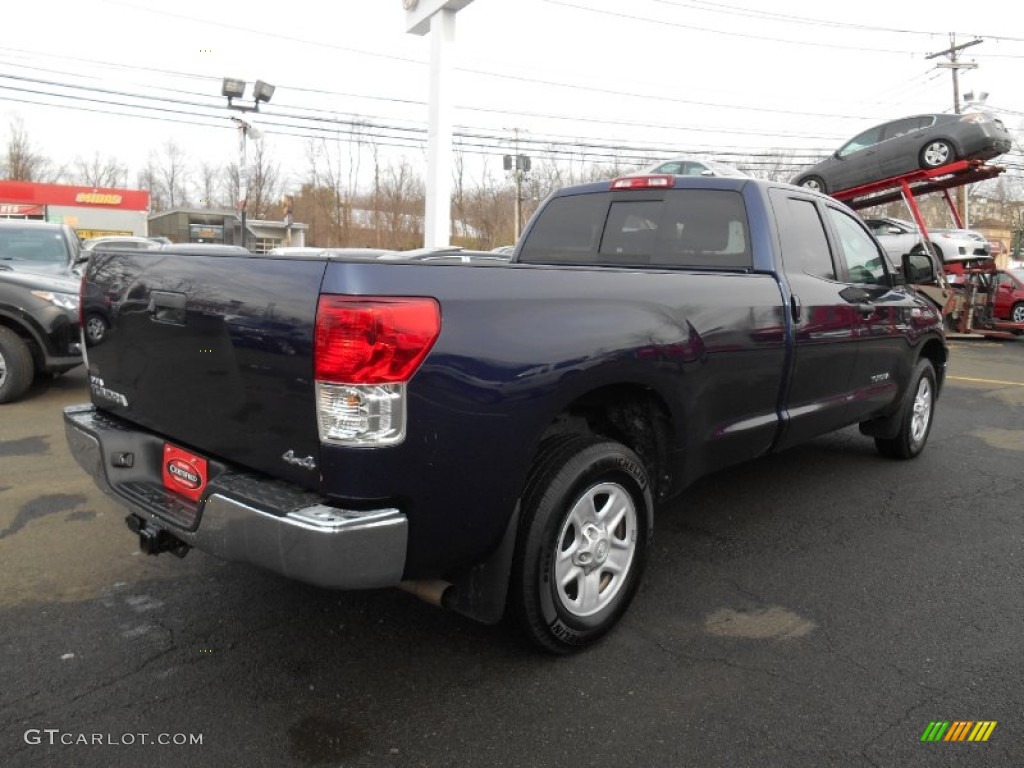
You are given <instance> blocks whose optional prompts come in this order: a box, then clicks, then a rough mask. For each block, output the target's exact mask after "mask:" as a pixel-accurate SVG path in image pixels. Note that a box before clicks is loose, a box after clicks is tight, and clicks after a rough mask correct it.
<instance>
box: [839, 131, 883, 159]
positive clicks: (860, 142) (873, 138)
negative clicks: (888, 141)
mask: <svg viewBox="0 0 1024 768" xmlns="http://www.w3.org/2000/svg"><path fill="white" fill-rule="evenodd" d="M883 127H884V126H877V125H876V126H875V127H874V128H872V129H871V130H870V131H864V133H862V134H861V135H860V136H857V137H856V138H853V139H850V140H849V141H848V142H846V144H844V145H843V147H842V149H840V150H839V153H838V154H839V156H840V157H846V156H847V155H852V154H853V153H854V152H859V151H860V150H862V149H864V148H865V147H870V146H873V145H874V144H877V143H878V142H879V141H880V140H881V139H880V138H879V135H880V134H881V131H882V128H883Z"/></svg>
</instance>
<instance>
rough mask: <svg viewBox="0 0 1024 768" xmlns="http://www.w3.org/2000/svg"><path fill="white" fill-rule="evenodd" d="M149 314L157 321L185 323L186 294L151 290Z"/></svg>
mask: <svg viewBox="0 0 1024 768" xmlns="http://www.w3.org/2000/svg"><path fill="white" fill-rule="evenodd" d="M149 315H150V317H152V318H153V320H154V321H155V322H157V323H169V324H170V325H185V294H184V293H175V292H172V291H153V292H151V293H150V294H149Z"/></svg>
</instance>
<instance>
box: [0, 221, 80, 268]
mask: <svg viewBox="0 0 1024 768" xmlns="http://www.w3.org/2000/svg"><path fill="white" fill-rule="evenodd" d="M81 251H82V249H81V244H80V243H79V241H78V235H76V234H75V231H74V230H73V229H72V228H71V227H69V226H68V225H67V224H54V223H51V222H48V221H26V220H23V219H0V264H2V265H4V266H7V267H9V268H10V269H12V270H14V271H16V272H41V273H44V274H50V275H61V274H69V273H70V272H71V270H72V269H73V268H74V266H75V264H76V262H78V260H79V258H80V257H81Z"/></svg>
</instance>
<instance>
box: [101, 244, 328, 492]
mask: <svg viewBox="0 0 1024 768" xmlns="http://www.w3.org/2000/svg"><path fill="white" fill-rule="evenodd" d="M325 266H326V263H325V262H324V261H320V260H316V259H296V258H276V259H275V258H266V257H260V256H237V255H230V256H225V255H205V254H203V255H198V254H194V253H192V254H176V253H174V252H173V251H140V252H129V251H106V252H104V251H100V252H97V253H95V254H94V255H93V257H92V258H91V259H90V262H89V267H88V270H87V273H86V282H87V286H86V287H87V289H89V290H92V291H93V292H96V293H99V294H102V295H106V296H107V297H109V299H110V329H109V331H108V333H107V335H106V337H105V339H104V341H103V342H102V343H100V344H98V345H96V346H93V347H90V348H89V353H88V366H89V376H90V383H91V387H92V399H93V402H94V403H95V404H96V405H98V406H100V407H102V408H104V409H106V410H109V411H111V412H113V413H115V414H117V415H119V416H123V417H124V418H126V419H129V420H131V421H133V422H135V423H137V424H139V425H141V426H143V427H146V428H148V429H150V430H152V431H154V432H157V433H159V434H161V435H164V436H165V437H166V438H167V439H168V441H169V442H172V443H174V444H180V445H181V446H183V447H186V448H189V449H191V450H193V451H195V452H197V453H200V454H202V455H205V456H211V457H219V458H222V459H225V460H228V461H231V462H235V463H238V464H242V465H246V466H249V467H252V468H255V469H259V470H263V471H266V472H271V473H273V474H275V475H277V476H281V477H285V478H287V479H291V480H293V481H294V482H297V483H300V484H303V485H306V486H307V487H315V485H316V477H315V473H314V472H311V471H309V470H308V469H305V468H303V467H301V466H297V465H294V464H292V463H289V462H286V461H284V460H283V459H282V456H283V455H284V454H286V453H288V452H289V451H291V452H292V454H291V455H292V456H295V457H299V458H305V457H307V456H312V457H314V460H316V459H318V457H319V438H318V435H317V424H316V413H315V405H314V385H313V381H312V379H313V358H312V348H313V329H314V323H315V317H316V306H317V300H318V297H319V292H320V283H321V281H322V279H323V274H324V270H325Z"/></svg>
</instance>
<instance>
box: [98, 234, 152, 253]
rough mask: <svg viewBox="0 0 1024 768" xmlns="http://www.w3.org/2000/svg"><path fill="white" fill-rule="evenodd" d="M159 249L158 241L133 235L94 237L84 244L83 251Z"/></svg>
mask: <svg viewBox="0 0 1024 768" xmlns="http://www.w3.org/2000/svg"><path fill="white" fill-rule="evenodd" d="M159 247H160V243H159V242H157V241H156V240H150V239H149V238H148V237H135V236H133V235H107V236H105V237H93V238H90V239H88V240H84V241H83V242H82V250H83V251H93V250H95V249H96V248H116V249H117V250H119V251H124V250H130V251H155V250H157V249H158V248H159Z"/></svg>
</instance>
